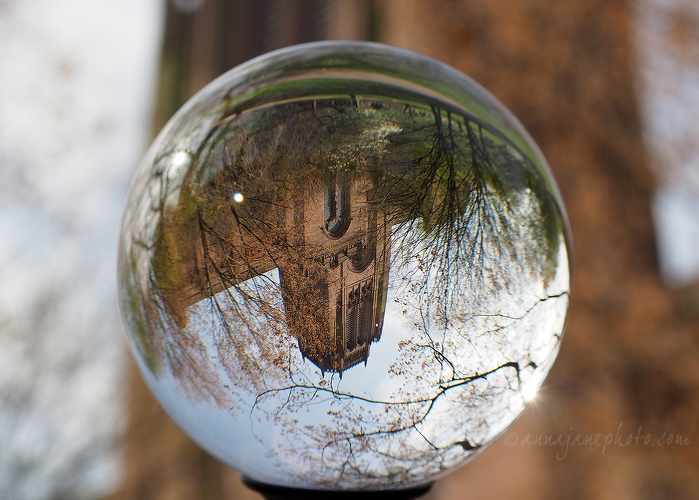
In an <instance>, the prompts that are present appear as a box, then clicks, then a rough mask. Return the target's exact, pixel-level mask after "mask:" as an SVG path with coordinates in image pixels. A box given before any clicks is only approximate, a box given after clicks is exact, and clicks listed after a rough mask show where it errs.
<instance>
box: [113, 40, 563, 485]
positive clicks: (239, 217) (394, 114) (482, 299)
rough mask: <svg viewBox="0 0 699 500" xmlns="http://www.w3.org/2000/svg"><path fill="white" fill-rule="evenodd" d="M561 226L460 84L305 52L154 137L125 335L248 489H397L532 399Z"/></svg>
mask: <svg viewBox="0 0 699 500" xmlns="http://www.w3.org/2000/svg"><path fill="white" fill-rule="evenodd" d="M566 231H567V228H566V221H565V215H564V213H563V208H562V203H561V201H560V198H559V195H558V193H557V190H556V187H555V185H554V183H553V180H552V178H551V176H550V173H549V171H548V167H547V166H546V164H545V161H544V160H543V158H542V157H541V155H540V153H538V150H537V148H536V146H535V145H534V144H533V143H532V142H531V139H529V137H528V135H527V134H526V132H524V130H523V129H522V128H521V126H520V125H519V124H518V123H517V122H516V121H515V120H514V119H513V118H512V117H511V115H509V114H508V113H507V111H505V110H504V109H503V108H502V107H501V105H499V104H498V103H497V102H496V101H495V100H494V99H493V98H492V97H490V96H489V95H488V94H487V93H486V92H485V91H483V90H482V89H481V88H479V87H477V86H476V85H475V84H474V83H472V82H471V81H470V80H468V79H467V78H466V77H464V76H463V75H461V74H458V73H456V72H455V71H453V70H451V69H449V68H448V67H446V66H444V65H442V64H441V63H438V62H436V61H434V60H432V59H428V58H425V57H423V56H419V55H416V54H414V53H410V52H406V51H402V50H398V49H393V48H388V47H385V46H381V45H377V44H366V43H319V44H309V45H305V46H299V47H294V48H290V49H285V50H282V51H279V52H276V53H272V54H271V55H267V56H264V57H263V58H261V59H257V60H253V61H252V62H250V63H248V64H246V65H243V66H241V67H239V68H236V69H234V70H233V71H231V72H229V73H228V74H226V75H224V76H223V77H222V78H220V79H218V80H216V81H215V82H213V83H212V84H210V85H209V86H208V87H207V88H205V89H204V90H203V91H202V92H201V93H199V94H198V95H197V96H195V97H194V98H193V100H192V101H191V102H190V103H188V104H187V105H186V106H185V108H183V110H181V111H180V112H179V113H178V114H177V115H176V116H175V118H173V120H172V121H171V122H170V124H168V126H167V127H166V128H165V130H164V131H163V132H162V133H161V134H160V136H159V137H158V139H156V141H155V143H154V145H153V146H152V147H151V149H150V151H149V153H148V155H147V156H146V158H145V160H144V162H143V164H142V166H141V169H140V171H139V174H138V176H137V178H136V180H135V182H134V185H133V186H132V189H131V194H130V199H129V202H128V205H127V210H126V213H125V217H124V223H123V228H122V239H121V247H120V269H119V279H120V298H121V308H122V316H123V318H124V323H125V327H126V330H127V332H128V335H129V339H130V341H131V345H132V347H133V349H134V352H135V355H136V358H137V360H138V363H139V366H140V368H141V370H142V372H143V374H144V377H145V378H146V380H147V382H148V384H149V385H150V387H151V389H152V390H153V392H154V393H155V395H156V396H157V397H158V399H159V400H160V401H161V403H162V404H163V406H164V407H165V408H166V409H167V410H168V412H169V413H170V414H171V415H172V417H173V418H174V419H175V420H176V421H177V422H178V423H179V425H181V426H182V428H183V429H185V431H187V432H188V433H189V434H190V435H191V436H192V437H193V438H194V439H195V440H196V441H198V442H199V443H200V444H201V445H202V446H203V447H204V448H206V449H207V450H209V451H210V452H211V453H213V454H214V455H216V456H217V457H219V458H220V459H221V460H223V461H224V462H226V463H228V464H229V465H231V466H232V467H234V468H236V469H238V470H239V471H240V472H241V473H243V474H244V475H246V476H247V477H249V478H251V479H253V480H256V481H258V482H262V483H268V484H276V485H282V486H295V487H303V488H321V489H322V488H327V489H338V488H345V489H382V488H397V487H409V486H414V485H418V484H422V483H424V482H427V481H431V480H433V479H434V478H435V476H436V475H438V474H440V473H442V472H444V471H446V470H447V469H449V468H451V467H454V466H456V465H457V464H460V463H462V462H463V461H464V460H465V459H467V458H469V457H471V456H472V455H473V454H474V453H476V452H477V451H478V450H480V449H482V448H483V447H484V446H487V445H488V444H490V443H492V442H493V441H494V440H495V439H496V438H497V437H498V435H499V434H501V433H502V432H503V431H504V430H505V428H506V427H507V426H508V425H510V424H511V423H512V422H513V421H514V420H515V419H516V418H517V416H519V415H520V414H521V413H522V411H523V410H524V408H525V406H526V404H527V403H528V402H529V401H530V399H531V398H532V397H533V394H535V393H536V390H537V389H538V387H539V386H540V385H541V384H542V382H543V379H544V377H545V376H546V374H547V373H548V371H549V369H550V367H551V364H552V363H553V360H554V358H555V356H556V354H557V352H558V347H559V342H560V338H561V333H562V330H563V326H564V323H565V317H566V312H567V308H568V294H569V286H570V276H569V262H568V250H567V232H566Z"/></svg>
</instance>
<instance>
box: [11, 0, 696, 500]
mask: <svg viewBox="0 0 699 500" xmlns="http://www.w3.org/2000/svg"><path fill="white" fill-rule="evenodd" d="M322 39H358V40H359V39H364V40H374V41H381V42H385V43H390V44H394V45H399V46H403V47H407V48H410V49H413V50H417V51H419V52H423V53H426V54H428V55H430V56H433V57H436V58H438V59H440V60H442V61H445V62H446V63H448V64H451V65H453V66H454V67H456V68H457V69H459V70H461V71H463V72H464V73H466V74H468V75H469V76H471V77H472V78H474V79H475V80H477V81H478V82H479V83H481V84H482V85H484V86H485V87H486V88H488V89H489V90H490V91H491V92H492V93H493V94H494V95H495V96H496V97H497V98H498V99H500V100H501V101H502V102H503V103H504V104H505V105H506V106H507V107H509V108H510V109H511V110H512V111H513V112H514V114H515V115H516V116H517V117H518V118H519V119H520V120H521V121H522V122H523V124H524V126H525V127H526V128H527V129H528V130H529V131H530V133H531V135H532V136H533V137H534V139H535V140H536V141H537V143H538V144H539V145H540V147H541V149H542V150H543V152H544V155H545V156H546V157H547V159H548V161H549V163H550V164H551V167H552V170H553V172H554V174H555V176H556V178H557V180H558V182H559V185H560V188H561V191H562V193H563V197H564V199H565V201H566V204H567V207H568V211H569V216H570V222H571V226H572V232H573V239H574V246H575V273H574V288H573V296H572V305H571V311H570V316H569V323H568V328H567V333H566V336H565V340H564V342H563V345H562V350H561V353H560V356H559V358H558V361H557V362H556V365H555V366H554V368H553V370H552V372H551V374H550V376H549V378H548V380H547V382H546V384H545V385H544V387H543V389H542V391H541V392H540V394H539V396H538V397H537V399H536V400H535V402H534V404H533V405H532V406H531V408H530V409H529V410H528V411H527V412H526V413H525V415H524V416H523V417H522V418H521V419H520V420H519V421H517V423H516V424H515V425H514V426H513V427H512V428H511V429H510V430H509V431H508V432H507V433H506V434H505V436H504V437H503V438H502V439H500V440H499V441H498V442H497V443H496V444H495V445H493V446H492V447H491V448H489V449H487V450H486V451H485V452H483V453H482V454H481V455H479V456H478V457H477V458H476V459H475V460H474V461H472V462H470V463H469V464H467V465H465V466H464V467H462V468H460V469H458V470H457V471H455V472H453V473H452V474H451V475H449V476H447V477H445V478H443V479H441V480H440V481H438V482H437V484H436V485H435V487H434V488H433V490H432V491H431V492H430V493H429V495H428V497H426V498H429V499H433V500H436V499H461V498H463V499H467V498H468V499H471V498H479V499H501V498H506V497H515V496H516V498H520V499H558V498H561V499H570V498H575V499H587V498H590V499H593V498H594V499H606V498H610V499H611V498H614V499H654V500H655V499H684V498H688V499H689V498H699V418H698V415H699V154H698V153H699V132H697V128H696V126H695V124H696V123H698V120H697V119H698V118H699V3H697V2H696V1H695V0H559V1H554V0H518V1H517V2H512V1H510V0H170V1H166V0H120V1H118V2H117V1H115V0H0V498H3V499H22V500H23V499H63V498H71V499H73V498H75V499H98V498H99V499H115V500H116V499H163V500H169V499H197V498H201V499H218V498H221V499H253V498H260V497H259V496H257V495H256V494H255V493H252V492H250V491H248V490H246V489H245V488H244V487H243V486H242V485H241V484H240V482H239V480H238V477H237V475H236V473H235V472H233V471H232V470H230V469H227V468H226V467H224V466H223V465H220V464H219V463H218V462H216V461H215V460H214V459H213V458H210V457H209V456H208V455H207V454H206V453H204V452H203V451H201V450H200V449H199V448H198V447H197V446H196V445H195V444H193V443H192V442H191V441H190V440H189V439H188V438H187V437H186V436H184V435H183V434H182V433H181V432H180V431H179V430H178V429H177V428H176V427H175V425H174V424H173V423H172V422H171V421H170V420H169V418H168V417H167V416H166V415H165V414H164V412H163V411H162V410H161V409H160V408H159V406H158V405H157V403H155V401H154V400H153V399H152V397H151V396H150V394H149V393H148V391H147V390H146V389H145V387H144V386H143V383H142V381H141V379H140V376H139V375H138V374H137V373H136V372H135V368H134V366H133V364H132V362H131V361H130V358H129V354H128V353H127V351H126V343H125V342H124V339H123V337H122V333H121V331H120V330H121V328H120V323H119V318H118V312H117V307H116V292H115V288H116V279H115V275H116V270H115V266H116V264H115V262H116V255H115V253H116V242H117V237H118V230H119V221H120V217H121V211H122V208H123V203H124V201H125V196H126V192H127V189H128V186H129V183H130V180H131V177H132V176H133V174H134V172H135V169H136V167H137V165H138V163H139V161H140V158H141V156H142V155H143V153H144V151H145V148H146V147H147V145H148V143H149V141H150V140H151V139H152V137H153V136H154V134H155V133H156V132H157V131H158V130H159V129H160V128H161V127H162V126H163V125H164V124H165V122H166V121H167V119H168V118H169V117H170V116H171V115H172V113H174V112H175V111H176V110H177V108H178V107H179V106H180V105H181V104H183V103H184V101H185V100H186V99H188V98H189V97H190V96H191V95H192V94H193V93H194V92H196V91H197V90H198V89H199V88H201V87H202V86H203V85H205V84H206V83H207V82H209V81H210V80H211V79H213V78H215V77H216V76H218V75H219V74H221V73H223V72H225V71H227V70H228V69H230V68H232V67H234V66H235V65H237V64H239V63H241V62H243V61H245V60H247V59H249V58H251V57H254V56H256V55H258V54H261V53H264V52H266V51H269V50H272V49H276V48H280V47H283V46H286V45H291V44H295V43H301V42H308V41H313V40H322Z"/></svg>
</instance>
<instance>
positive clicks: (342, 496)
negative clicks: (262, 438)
mask: <svg viewBox="0 0 699 500" xmlns="http://www.w3.org/2000/svg"><path fill="white" fill-rule="evenodd" d="M242 479H243V483H244V484H245V486H247V487H248V488H250V489H251V490H253V491H256V492H258V493H260V494H261V495H262V496H264V497H265V498H266V499H267V500H296V499H299V500H300V499H304V500H329V499H332V500H350V499H352V498H362V500H375V499H381V500H410V499H413V498H419V497H421V496H423V495H425V494H426V493H427V492H428V491H429V490H430V488H432V485H433V484H434V483H427V484H424V485H421V486H416V487H414V488H406V489H401V490H375V491H340V490H306V489H302V488H286V487H284V486H274V485H270V484H265V483H260V482H257V481H253V480H252V479H248V478H246V477H245V476H243V477H242Z"/></svg>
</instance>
